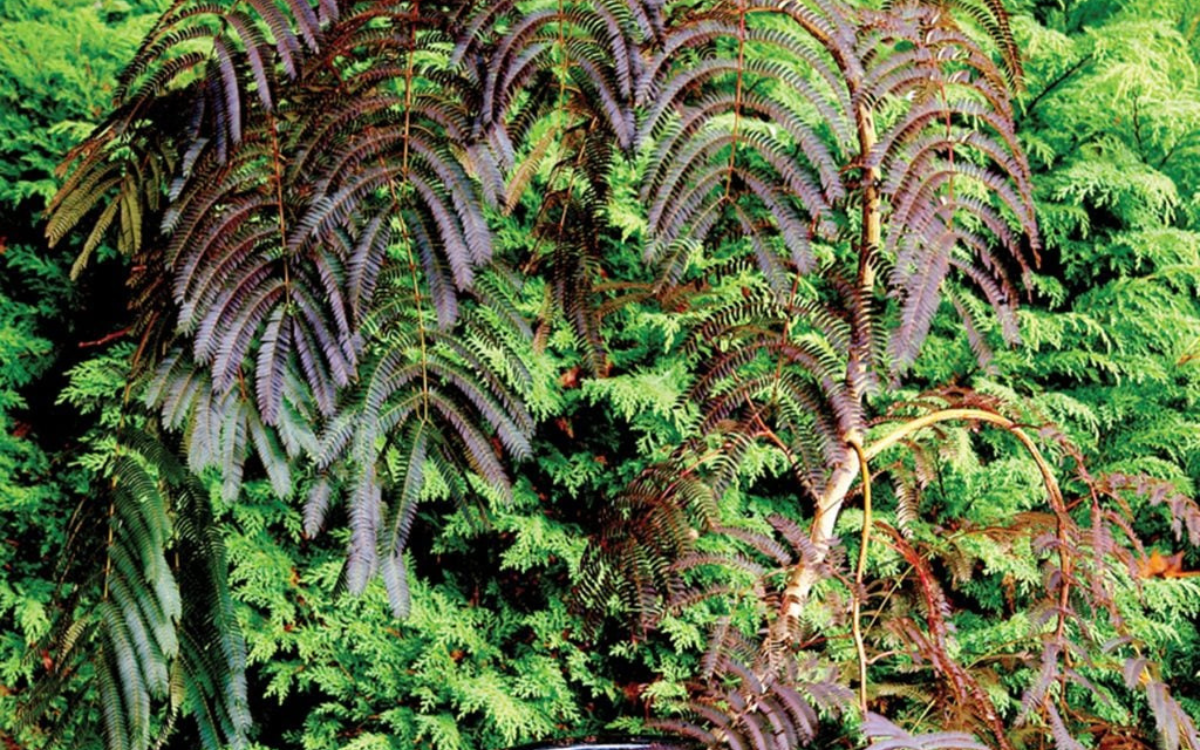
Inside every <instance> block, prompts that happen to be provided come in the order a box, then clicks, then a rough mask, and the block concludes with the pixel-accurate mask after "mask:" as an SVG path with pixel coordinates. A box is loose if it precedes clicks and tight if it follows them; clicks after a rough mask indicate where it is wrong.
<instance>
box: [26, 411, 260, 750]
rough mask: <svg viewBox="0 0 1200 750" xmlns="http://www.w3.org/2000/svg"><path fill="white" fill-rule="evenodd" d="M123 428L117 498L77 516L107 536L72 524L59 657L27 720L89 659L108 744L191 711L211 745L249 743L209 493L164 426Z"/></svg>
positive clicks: (238, 646)
mask: <svg viewBox="0 0 1200 750" xmlns="http://www.w3.org/2000/svg"><path fill="white" fill-rule="evenodd" d="M122 437H123V439H122V440H121V441H120V442H119V443H118V446H117V448H116V452H115V453H114V455H113V457H112V460H111V462H110V465H109V467H108V480H107V481H108V487H109V491H108V493H107V498H106V499H107V500H108V503H107V504H104V503H95V504H91V505H92V507H93V510H92V511H90V512H85V513H82V514H80V515H79V516H78V518H77V523H79V524H85V525H89V526H90V525H92V524H100V525H102V526H107V528H108V530H109V534H108V542H107V544H104V545H101V546H99V547H95V548H91V549H88V548H86V547H87V545H88V544H90V540H89V539H88V537H87V535H82V536H76V535H75V534H72V538H73V539H75V540H76V541H75V542H74V543H73V546H72V547H71V548H69V549H67V550H66V551H65V552H66V554H65V555H64V560H68V561H74V567H72V568H68V569H66V570H64V571H63V574H64V576H65V578H66V579H68V580H71V581H73V582H74V583H73V585H74V591H73V592H72V594H71V595H70V596H69V597H68V598H67V600H66V601H65V603H64V605H63V608H62V610H61V612H60V614H59V620H58V622H57V624H56V627H55V629H54V631H53V632H52V635H51V638H50V642H49V643H47V644H46V647H47V649H48V652H51V653H54V654H55V660H54V664H53V667H52V669H51V670H50V674H49V675H48V676H47V677H46V678H45V679H43V680H42V681H41V682H40V683H39V684H38V685H37V686H36V688H35V690H34V691H33V694H32V696H31V697H30V698H29V699H28V700H27V702H26V704H25V709H24V710H25V716H24V719H25V720H26V721H30V722H33V721H41V720H43V718H44V717H43V716H42V715H41V713H42V712H44V711H45V710H46V708H47V705H46V704H45V702H44V701H43V697H44V696H45V695H52V694H55V693H58V692H60V691H62V690H63V688H64V685H65V684H66V681H67V680H69V678H70V677H71V676H72V675H74V674H76V673H78V672H79V671H80V670H83V669H91V670H93V671H94V673H95V675H96V679H97V686H98V688H99V690H98V699H99V701H100V710H101V715H102V716H103V730H104V735H105V739H106V742H107V745H108V746H109V747H114V748H128V749H129V750H146V749H147V748H149V747H151V746H152V744H153V742H154V740H155V733H157V732H160V731H163V730H165V729H166V728H167V727H168V726H169V724H170V722H173V721H174V717H175V716H176V715H183V716H190V717H191V720H192V721H194V722H195V725H196V727H197V730H198V734H199V736H200V738H201V740H202V742H203V746H204V747H205V748H208V749H209V750H217V749H218V748H223V747H242V746H244V744H245V743H246V741H247V732H248V730H249V728H250V717H249V712H248V708H247V691H246V682H245V668H246V653H245V644H244V643H243V640H242V635H241V632H240V630H239V628H238V624H237V622H236V620H235V619H234V614H233V603H232V600H231V598H230V595H229V589H228V583H227V571H226V567H227V563H226V558H225V554H224V547H223V545H222V542H221V536H220V532H219V531H218V529H217V528H216V526H215V521H214V519H213V516H212V510H211V507H210V505H209V502H210V501H209V498H208V494H207V492H205V490H204V488H203V487H202V486H201V485H200V483H199V481H198V480H197V479H196V478H195V477H194V476H193V475H192V474H190V473H189V472H188V471H187V469H186V468H185V467H184V466H182V465H181V464H180V463H179V462H178V460H177V459H176V457H175V456H174V454H173V453H172V452H171V450H170V449H169V448H168V447H166V446H165V445H164V444H163V443H161V442H160V441H159V440H158V438H156V437H155V436H153V435H151V434H148V433H140V432H136V431H132V430H130V431H127V432H126V433H125V434H124V435H123V436H122ZM106 506H107V510H105V507H106ZM84 568H87V570H86V571H84V570H82V569H84ZM179 686H186V690H184V691H182V692H181V691H180V690H179V689H178V687H179ZM163 717H168V718H165V719H164V718H163ZM60 720H61V717H60Z"/></svg>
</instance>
